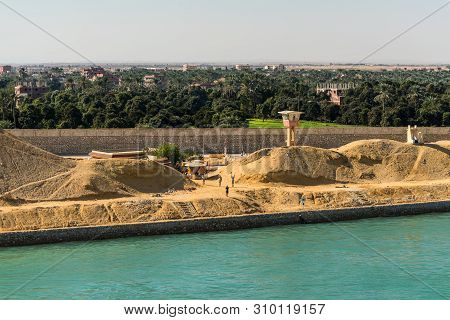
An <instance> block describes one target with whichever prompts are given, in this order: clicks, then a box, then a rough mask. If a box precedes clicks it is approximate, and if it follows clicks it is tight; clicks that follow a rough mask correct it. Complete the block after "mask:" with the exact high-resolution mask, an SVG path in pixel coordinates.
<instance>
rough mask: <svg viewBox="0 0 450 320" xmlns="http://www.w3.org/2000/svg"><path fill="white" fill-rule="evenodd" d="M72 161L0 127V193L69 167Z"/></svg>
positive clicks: (65, 170) (59, 172)
mask: <svg viewBox="0 0 450 320" xmlns="http://www.w3.org/2000/svg"><path fill="white" fill-rule="evenodd" d="M74 166H75V162H74V161H72V160H67V159H63V158H60V157H58V156H56V155H54V154H51V153H49V152H46V151H44V150H41V149H39V148H36V147H34V146H32V145H30V144H28V143H25V142H23V141H21V140H19V139H17V138H15V137H14V136H12V135H10V134H8V133H6V132H4V131H1V130H0V195H1V194H3V193H5V192H7V191H10V190H13V189H16V188H18V187H20V186H23V185H26V184H28V183H32V182H36V181H40V180H45V179H48V178H50V177H53V176H55V175H58V174H63V173H66V172H68V171H69V170H71V169H72V168H73V167H74Z"/></svg>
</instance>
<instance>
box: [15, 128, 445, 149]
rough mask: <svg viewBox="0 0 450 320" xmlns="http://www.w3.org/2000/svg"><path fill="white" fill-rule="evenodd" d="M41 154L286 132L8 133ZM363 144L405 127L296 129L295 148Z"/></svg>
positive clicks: (255, 141) (434, 131)
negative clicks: (30, 145) (367, 140)
mask: <svg viewBox="0 0 450 320" xmlns="http://www.w3.org/2000/svg"><path fill="white" fill-rule="evenodd" d="M8 131H9V132H10V133H12V134H13V135H15V136H17V137H19V138H21V139H23V140H25V141H27V142H29V143H31V144H33V145H36V146H37V147H39V148H42V149H44V150H47V151H50V152H53V153H56V154H60V155H85V154H88V153H89V152H91V151H92V150H101V151H125V150H139V149H142V148H143V147H146V146H147V147H156V146H158V145H160V144H161V143H164V142H171V143H176V144H178V145H180V147H181V148H182V149H183V150H187V149H190V150H194V151H197V152H203V151H205V152H206V153H222V152H224V148H225V147H226V148H227V152H228V153H241V152H242V151H244V152H246V153H250V152H253V151H256V150H259V149H262V148H271V147H278V146H284V145H285V131H284V129H246V128H237V129H228V128H215V129H177V128H170V129H61V130H59V129H54V130H34V129H22V130H20V129H15V130H8ZM421 131H422V132H423V133H424V136H425V140H426V142H434V141H438V140H449V139H450V127H440V128H421ZM362 139H391V140H396V141H402V142H403V141H406V128H371V127H349V128H332V127H330V128H312V129H298V141H297V144H299V145H309V146H313V147H321V148H336V147H340V146H342V145H344V144H347V143H350V142H352V141H356V140H362Z"/></svg>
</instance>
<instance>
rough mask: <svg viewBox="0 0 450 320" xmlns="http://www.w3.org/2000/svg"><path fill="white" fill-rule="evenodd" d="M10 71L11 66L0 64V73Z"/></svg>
mask: <svg viewBox="0 0 450 320" xmlns="http://www.w3.org/2000/svg"><path fill="white" fill-rule="evenodd" d="M11 72H12V67H11V66H0V74H7V73H11Z"/></svg>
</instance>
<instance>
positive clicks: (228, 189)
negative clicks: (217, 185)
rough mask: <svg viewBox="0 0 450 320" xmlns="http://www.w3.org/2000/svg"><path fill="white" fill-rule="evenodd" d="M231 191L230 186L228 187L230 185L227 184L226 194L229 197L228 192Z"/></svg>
mask: <svg viewBox="0 0 450 320" xmlns="http://www.w3.org/2000/svg"><path fill="white" fill-rule="evenodd" d="M229 191H230V188H229V187H228V186H226V187H225V194H226V195H227V197H228V192H229Z"/></svg>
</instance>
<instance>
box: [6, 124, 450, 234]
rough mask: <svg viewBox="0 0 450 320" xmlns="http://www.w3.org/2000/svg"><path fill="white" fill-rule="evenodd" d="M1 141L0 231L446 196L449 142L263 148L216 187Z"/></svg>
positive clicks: (150, 166) (143, 166)
mask: <svg viewBox="0 0 450 320" xmlns="http://www.w3.org/2000/svg"><path fill="white" fill-rule="evenodd" d="M0 146H1V148H2V151H3V152H1V153H0V232H2V231H3V232H5V231H17V230H36V229H44V228H61V227H71V226H88V225H110V224H120V223H135V222H149V221H160V220H170V219H184V218H195V217H214V216H228V215H242V214H250V213H264V212H275V211H294V210H311V209H324V208H340V207H357V206H366V205H379V204H391V203H392V204H393V203H410V202H426V201H437V200H446V199H450V188H449V186H450V142H449V141H442V142H438V143H434V144H428V145H425V146H411V145H406V144H402V143H398V142H394V141H389V140H369V141H358V142H354V143H351V144H349V145H346V146H343V147H341V148H339V149H335V150H326V149H319V148H312V147H293V148H289V149H288V148H275V149H264V150H260V151H258V152H255V153H253V154H251V155H249V156H248V157H246V158H243V159H241V160H238V161H236V162H233V163H232V164H231V165H229V166H228V167H225V168H223V169H222V170H221V175H222V176H223V183H222V187H221V188H219V187H218V182H217V181H207V184H206V186H199V185H196V184H194V183H193V182H192V181H189V180H188V179H186V178H185V177H184V176H182V175H181V174H180V173H178V172H177V171H175V170H174V169H172V168H169V167H165V166H162V165H160V164H157V163H154V162H149V161H146V160H145V161H144V160H141V161H138V160H78V161H74V160H68V159H63V158H60V157H58V156H55V155H53V154H50V153H47V152H45V151H43V150H40V149H38V148H35V147H33V146H31V145H29V144H26V143H24V142H22V141H20V140H18V139H16V138H14V137H12V136H11V135H9V134H6V133H3V132H1V131H0ZM231 173H233V175H234V176H235V181H236V186H235V188H232V189H231V192H230V197H228V198H227V197H226V196H225V192H224V186H225V185H227V184H228V185H230V186H231V181H230V177H231ZM344 185H345V188H343V186H344ZM169 189H175V190H176V191H175V192H171V193H168V192H167V191H168V190H169ZM302 197H303V198H304V199H306V201H305V205H304V206H303V205H301V204H300V199H301V198H302ZM180 203H181V204H190V203H192V206H193V207H192V209H191V210H188V212H187V211H185V210H184V209H183V208H181V207H180Z"/></svg>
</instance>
